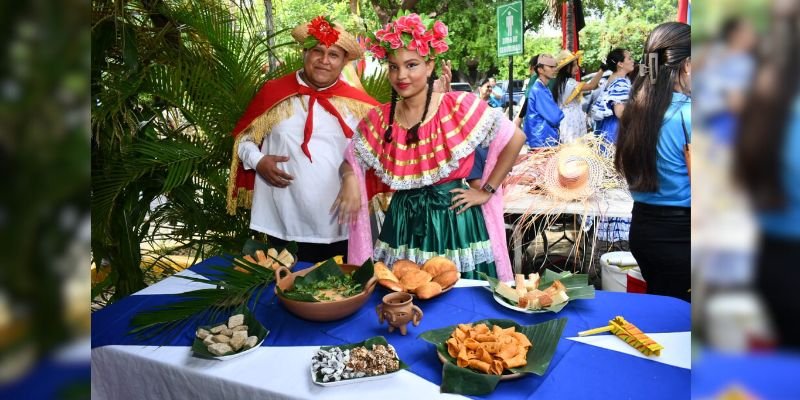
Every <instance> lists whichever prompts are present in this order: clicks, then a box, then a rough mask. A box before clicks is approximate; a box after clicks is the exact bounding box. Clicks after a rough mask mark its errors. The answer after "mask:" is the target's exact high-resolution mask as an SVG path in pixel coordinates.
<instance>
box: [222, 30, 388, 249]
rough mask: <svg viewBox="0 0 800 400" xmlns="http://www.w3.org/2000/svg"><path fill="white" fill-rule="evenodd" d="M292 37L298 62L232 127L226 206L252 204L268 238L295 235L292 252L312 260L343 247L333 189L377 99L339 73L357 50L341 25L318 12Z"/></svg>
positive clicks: (257, 225)
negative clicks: (332, 208)
mask: <svg viewBox="0 0 800 400" xmlns="http://www.w3.org/2000/svg"><path fill="white" fill-rule="evenodd" d="M292 37H293V38H294V39H295V40H296V41H297V42H298V43H299V44H301V45H302V46H303V48H304V50H303V68H302V69H301V70H299V71H295V72H292V73H290V74H287V75H285V76H283V77H280V78H277V79H275V80H272V81H269V82H267V83H265V84H264V86H262V87H261V89H260V90H259V91H258V93H256V95H255V97H254V98H253V100H252V101H251V103H250V105H249V106H248V107H247V110H246V111H245V113H244V115H243V116H242V118H241V119H240V120H239V122H237V124H236V127H235V128H234V130H233V135H234V137H235V138H236V139H235V142H234V145H233V160H232V163H231V176H230V182H229V183H228V212H229V213H230V214H231V215H233V214H235V213H236V210H237V208H238V207H245V208H251V209H252V211H251V216H250V228H251V229H253V230H256V231H258V232H263V233H265V234H266V235H267V239H268V240H269V241H270V242H271V243H273V244H277V245H281V244H284V243H285V242H288V241H296V242H297V243H298V247H299V250H298V258H299V259H301V260H303V261H311V262H316V261H321V260H324V259H327V258H330V257H333V256H335V255H344V254H346V251H347V238H348V231H347V227H345V226H343V225H340V224H338V223H337V221H336V219H335V218H334V217H332V216H331V215H330V213H329V209H330V206H331V202H332V197H333V195H332V194H334V193H338V192H339V186H340V182H339V176H338V173H337V171H338V168H339V165H340V164H341V163H342V160H343V155H344V151H345V148H346V147H347V145H348V143H349V142H350V138H351V136H352V135H353V130H354V129H355V127H356V125H357V124H358V122H359V121H360V120H361V118H362V117H363V116H364V115H366V113H367V111H368V110H369V109H370V108H372V107H373V106H375V105H377V104H378V102H376V101H375V100H374V99H372V98H371V97H370V96H369V95H367V94H366V93H364V92H363V91H361V90H359V89H356V88H354V87H352V86H350V85H348V84H347V83H345V82H344V80H343V79H341V73H342V69H343V68H344V67H345V65H346V64H347V63H348V62H351V61H353V60H357V59H359V58H361V56H362V55H363V51H362V50H361V47H360V46H359V45H358V42H357V41H356V39H355V38H354V37H353V36H352V35H351V34H349V33H348V32H346V31H345V30H344V29H343V28H342V27H341V26H340V25H338V24H334V23H332V22H331V21H330V20H329V19H328V18H327V17H323V16H320V17H316V18H314V19H313V20H312V21H311V22H308V23H303V24H300V25H299V26H297V27H296V28H294V30H292Z"/></svg>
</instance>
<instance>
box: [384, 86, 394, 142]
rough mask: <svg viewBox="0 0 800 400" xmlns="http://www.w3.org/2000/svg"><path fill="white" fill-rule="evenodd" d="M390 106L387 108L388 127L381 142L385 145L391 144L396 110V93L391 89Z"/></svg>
mask: <svg viewBox="0 0 800 400" xmlns="http://www.w3.org/2000/svg"><path fill="white" fill-rule="evenodd" d="M391 104H392V105H391V106H390V108H389V127H388V128H386V132H384V133H383V140H385V141H386V143H391V142H392V125H394V110H395V109H396V108H397V91H396V90H394V88H392V103H391Z"/></svg>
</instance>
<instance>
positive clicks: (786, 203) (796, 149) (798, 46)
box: [734, 3, 800, 348]
mask: <svg viewBox="0 0 800 400" xmlns="http://www.w3.org/2000/svg"><path fill="white" fill-rule="evenodd" d="M785 5H786V9H784V10H774V11H775V20H774V21H772V23H771V28H772V32H771V34H770V36H769V37H768V38H767V40H766V41H765V43H769V44H770V45H769V46H768V47H767V51H766V52H762V53H761V54H759V56H758V61H757V62H756V64H757V65H759V68H758V73H757V74H756V77H755V81H754V82H753V90H752V92H751V96H750V98H749V99H748V101H747V102H746V103H745V107H744V108H743V111H742V114H741V120H740V125H739V132H738V135H737V139H736V141H735V145H734V161H735V163H734V175H735V177H736V178H737V180H738V181H739V183H740V184H741V185H742V186H743V187H744V188H745V189H746V190H747V192H748V194H749V195H750V198H751V202H752V204H753V207H754V208H755V211H756V217H757V221H758V225H759V228H760V229H761V232H760V233H761V237H760V239H759V246H758V251H759V254H758V255H757V257H756V260H757V265H756V268H757V269H756V274H755V284H756V288H757V289H758V291H759V293H760V295H761V296H762V298H763V299H764V301H765V304H766V305H767V307H768V309H769V311H770V313H769V314H770V317H771V318H772V320H773V322H774V324H775V327H776V328H777V330H778V332H777V333H778V340H779V344H780V345H783V346H789V347H793V348H800V323H798V322H797V317H798V315H800V305H799V304H800V303H798V301H797V300H796V294H795V293H796V289H795V287H796V286H797V282H800V268H798V267H797V264H798V262H797V254H798V251H797V249H798V248H800V178H798V177H800V156H798V155H800V96H798V91H799V90H800V82H798V80H797V79H792V78H790V77H792V76H794V75H795V74H796V70H797V65H798V61H800V39H798V38H800V17H798V14H800V10H798V6H797V4H796V3H786V4H785Z"/></svg>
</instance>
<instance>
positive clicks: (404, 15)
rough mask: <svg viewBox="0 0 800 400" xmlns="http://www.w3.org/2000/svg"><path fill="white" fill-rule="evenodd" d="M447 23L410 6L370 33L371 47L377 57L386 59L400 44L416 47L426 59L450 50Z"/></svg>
mask: <svg viewBox="0 0 800 400" xmlns="http://www.w3.org/2000/svg"><path fill="white" fill-rule="evenodd" d="M449 42H450V40H449V39H448V38H447V25H445V24H444V23H442V21H434V20H433V19H432V18H428V17H424V18H423V17H420V16H419V15H418V14H414V13H409V12H408V10H406V11H404V12H399V13H398V14H397V17H396V18H395V20H394V21H391V22H389V23H388V24H386V26H384V27H383V29H378V31H377V32H375V34H370V35H369V38H368V42H367V46H366V47H367V49H368V50H369V51H370V52H371V53H372V55H373V56H375V58H378V59H379V60H385V59H386V57H388V55H389V54H392V53H394V51H395V50H397V49H399V48H407V49H408V50H411V51H416V52H417V53H418V54H419V55H420V56H422V57H424V58H425V59H429V58H433V57H436V56H437V55H439V54H442V53H444V52H446V51H447V49H448V48H449V46H448V44H449Z"/></svg>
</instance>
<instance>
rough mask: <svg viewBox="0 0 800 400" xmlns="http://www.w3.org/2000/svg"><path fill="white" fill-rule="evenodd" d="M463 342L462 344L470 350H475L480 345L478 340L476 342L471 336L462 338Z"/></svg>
mask: <svg viewBox="0 0 800 400" xmlns="http://www.w3.org/2000/svg"><path fill="white" fill-rule="evenodd" d="M463 343H464V346H466V347H467V348H468V349H470V350H475V349H477V348H478V347H480V345H481V344H480V342H478V341H477V340H475V339H472V338H467V339H466V340H464V342H463Z"/></svg>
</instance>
